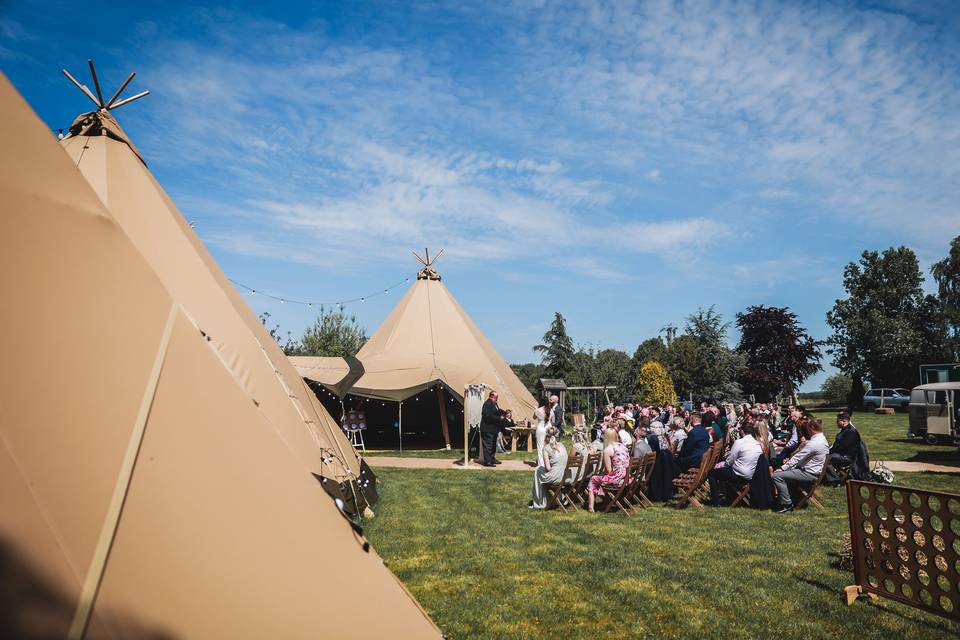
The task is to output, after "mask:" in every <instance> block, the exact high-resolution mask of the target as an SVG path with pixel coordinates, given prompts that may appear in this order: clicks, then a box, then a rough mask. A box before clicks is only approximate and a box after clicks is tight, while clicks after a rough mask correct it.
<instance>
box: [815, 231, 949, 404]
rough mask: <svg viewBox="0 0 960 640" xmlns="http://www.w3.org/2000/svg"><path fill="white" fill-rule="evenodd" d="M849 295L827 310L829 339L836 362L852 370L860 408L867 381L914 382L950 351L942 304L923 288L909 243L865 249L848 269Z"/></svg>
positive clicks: (852, 397) (854, 399)
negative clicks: (921, 367)
mask: <svg viewBox="0 0 960 640" xmlns="http://www.w3.org/2000/svg"><path fill="white" fill-rule="evenodd" d="M843 287H844V289H845V290H846V292H847V297H846V298H844V299H840V300H837V301H836V302H835V303H834V305H833V308H832V309H831V310H830V311H829V312H828V313H827V324H829V325H830V327H831V328H832V329H833V334H832V335H831V336H830V338H829V340H828V341H827V342H828V344H829V348H828V352H829V353H830V355H831V356H832V362H833V365H834V366H835V367H837V368H838V369H840V370H841V371H844V372H846V373H849V374H850V393H849V396H848V405H849V406H850V407H854V408H859V407H860V406H861V405H862V400H863V381H864V380H866V379H869V380H870V381H871V382H872V383H873V384H874V385H876V386H889V387H909V386H912V383H913V382H914V381H915V380H916V376H917V370H918V366H919V365H920V364H921V363H923V362H935V361H939V360H941V359H942V358H943V357H945V355H946V354H945V353H944V351H945V350H946V349H947V344H948V336H947V321H946V317H945V315H944V313H943V309H942V305H940V303H939V301H938V300H936V299H935V298H933V297H932V296H928V295H925V294H924V293H923V275H922V274H921V273H920V265H919V262H918V261H917V256H916V254H914V252H913V251H911V250H910V249H908V248H907V247H898V248H896V249H894V248H892V247H891V248H889V249H886V250H885V251H884V252H883V253H879V252H877V251H864V252H863V254H862V255H861V256H860V261H859V262H851V263H850V264H848V265H847V266H846V268H845V269H844V270H843Z"/></svg>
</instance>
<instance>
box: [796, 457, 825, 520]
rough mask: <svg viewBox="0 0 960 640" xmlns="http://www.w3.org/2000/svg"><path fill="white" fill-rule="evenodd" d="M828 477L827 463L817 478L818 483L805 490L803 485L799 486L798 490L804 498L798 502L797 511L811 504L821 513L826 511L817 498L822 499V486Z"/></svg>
mask: <svg viewBox="0 0 960 640" xmlns="http://www.w3.org/2000/svg"><path fill="white" fill-rule="evenodd" d="M826 477H827V462H826V461H824V463H823V470H822V471H820V476H819V477H818V478H817V480H816V482H814V483H813V484H812V485H809V488H806V489H805V488H804V487H803V485H797V490H798V491H799V492H800V495H802V496H803V497H802V498H801V499H800V501H799V502H797V506H796V507H794V508H795V509H802V508H803V507H805V506H806V505H807V503H808V502H809V503H810V504H812V505H813V506H815V507H816V508H817V509H818V510H819V511H825V509H824V508H823V505H822V504H820V501H819V500H817V498H822V497H823V495H822V494H821V493H820V485H821V484H823V481H824V479H825V478H826Z"/></svg>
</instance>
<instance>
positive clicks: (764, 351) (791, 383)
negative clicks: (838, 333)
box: [737, 305, 822, 402]
mask: <svg viewBox="0 0 960 640" xmlns="http://www.w3.org/2000/svg"><path fill="white" fill-rule="evenodd" d="M737 327H739V329H740V343H739V344H738V345H737V352H738V353H739V354H740V355H742V356H743V359H744V362H745V366H744V368H743V369H742V370H741V372H740V384H741V387H742V388H743V392H744V393H745V394H753V395H754V396H756V398H757V400H759V401H760V402H768V401H771V400H774V399H775V398H776V397H777V396H778V395H779V394H781V393H783V392H785V391H788V390H793V389H797V388H799V387H800V385H801V384H802V383H803V381H804V380H806V379H807V378H809V377H810V376H811V375H813V374H814V373H816V372H817V371H820V369H821V367H820V358H821V357H822V355H821V353H820V343H819V342H817V341H816V340H814V339H813V338H812V337H810V335H809V334H808V333H807V330H806V329H804V328H803V327H802V326H801V325H800V323H799V322H797V316H796V314H795V313H793V312H791V311H790V309H789V308H788V307H765V306H763V305H760V306H753V307H748V308H747V310H746V312H745V313H738V314H737Z"/></svg>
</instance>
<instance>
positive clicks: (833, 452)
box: [830, 412, 860, 469]
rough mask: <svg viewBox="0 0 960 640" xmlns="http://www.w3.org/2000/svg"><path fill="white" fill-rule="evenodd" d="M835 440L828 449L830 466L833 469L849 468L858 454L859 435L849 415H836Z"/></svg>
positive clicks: (844, 413)
mask: <svg viewBox="0 0 960 640" xmlns="http://www.w3.org/2000/svg"><path fill="white" fill-rule="evenodd" d="M837 428H838V429H840V432H839V433H837V439H836V440H834V441H833V446H832V447H830V465H831V466H832V467H833V468H834V469H843V468H846V467H849V466H851V465H852V464H853V463H854V462H856V460H857V456H858V455H859V454H860V433H859V432H858V431H857V428H856V427H854V426H853V423H852V422H850V414H849V413H846V412H843V413H838V414H837Z"/></svg>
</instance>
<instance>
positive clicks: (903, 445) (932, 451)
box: [814, 411, 960, 465]
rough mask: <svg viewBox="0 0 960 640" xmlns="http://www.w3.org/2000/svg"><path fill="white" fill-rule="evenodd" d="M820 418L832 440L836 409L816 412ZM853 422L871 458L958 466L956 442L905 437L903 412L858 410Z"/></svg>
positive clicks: (905, 421) (905, 429) (905, 425)
mask: <svg viewBox="0 0 960 640" xmlns="http://www.w3.org/2000/svg"><path fill="white" fill-rule="evenodd" d="M814 414H816V415H817V417H819V418H820V419H821V420H822V421H823V432H824V434H825V435H826V436H827V439H829V440H830V441H831V442H833V439H834V437H836V435H837V424H836V416H837V412H836V411H825V412H817V411H814ZM852 418H853V424H855V425H856V427H857V430H858V431H860V433H861V434H862V436H863V438H864V440H865V441H866V443H867V450H868V452H869V453H870V460H871V461H876V460H908V461H910V462H930V463H933V464H955V465H960V449H958V448H957V447H956V446H955V445H929V444H926V443H925V442H923V441H922V440H920V439H918V438H914V439H908V438H907V422H908V417H907V414H906V413H898V414H896V415H892V416H887V415H877V414H874V413H866V412H858V413H855V414H853V416H852Z"/></svg>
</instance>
